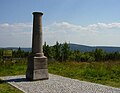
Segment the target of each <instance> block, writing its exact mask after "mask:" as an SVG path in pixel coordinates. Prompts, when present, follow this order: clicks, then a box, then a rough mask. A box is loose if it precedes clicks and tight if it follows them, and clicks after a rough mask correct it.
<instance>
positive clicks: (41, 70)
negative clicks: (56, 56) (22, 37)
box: [26, 55, 49, 80]
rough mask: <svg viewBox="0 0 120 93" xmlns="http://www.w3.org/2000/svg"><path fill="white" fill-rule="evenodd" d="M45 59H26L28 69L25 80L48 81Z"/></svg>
mask: <svg viewBox="0 0 120 93" xmlns="http://www.w3.org/2000/svg"><path fill="white" fill-rule="evenodd" d="M48 78H49V76H48V67H47V57H45V56H42V57H33V56H32V55H31V56H29V58H28V67H27V72H26V79H27V80H45V79H48Z"/></svg>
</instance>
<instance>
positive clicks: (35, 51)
mask: <svg viewBox="0 0 120 93" xmlns="http://www.w3.org/2000/svg"><path fill="white" fill-rule="evenodd" d="M33 15H34V19H33V38H32V54H31V55H30V56H29V57H28V67H27V71H26V79H28V80H44V79H48V78H49V77H48V67H47V57H45V56H44V53H43V47H42V15H43V13H41V12H34V13H33Z"/></svg>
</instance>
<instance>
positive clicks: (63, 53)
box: [0, 42, 120, 62]
mask: <svg viewBox="0 0 120 93" xmlns="http://www.w3.org/2000/svg"><path fill="white" fill-rule="evenodd" d="M43 52H44V55H45V56H47V58H48V59H49V60H54V61H60V62H66V61H77V62H98V61H110V60H111V61H117V60H120V52H118V51H116V52H112V53H108V52H105V51H103V50H102V49H96V50H94V51H92V52H81V51H79V50H71V49H70V47H69V44H68V43H66V42H65V43H63V44H61V43H59V42H56V44H55V45H53V46H49V45H47V44H46V42H45V43H44V45H43ZM30 53H31V52H25V51H23V50H21V48H20V47H19V48H18V50H14V51H12V58H27V57H28V56H29V55H30ZM0 58H1V59H2V58H3V49H0Z"/></svg>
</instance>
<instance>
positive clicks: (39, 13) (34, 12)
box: [32, 12, 43, 15]
mask: <svg viewBox="0 0 120 93" xmlns="http://www.w3.org/2000/svg"><path fill="white" fill-rule="evenodd" d="M32 14H33V15H35V14H40V15H43V13H42V12H33V13H32Z"/></svg>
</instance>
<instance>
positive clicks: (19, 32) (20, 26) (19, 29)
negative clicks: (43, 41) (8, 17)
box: [0, 23, 32, 47]
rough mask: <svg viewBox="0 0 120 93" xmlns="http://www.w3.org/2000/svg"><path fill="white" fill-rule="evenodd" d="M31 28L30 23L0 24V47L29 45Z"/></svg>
mask: <svg viewBox="0 0 120 93" xmlns="http://www.w3.org/2000/svg"><path fill="white" fill-rule="evenodd" d="M31 28H32V24H31V23H15V24H8V23H4V24H0V47H8V46H15V47H16V46H17V47H19V46H21V47H30V45H31Z"/></svg>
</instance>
